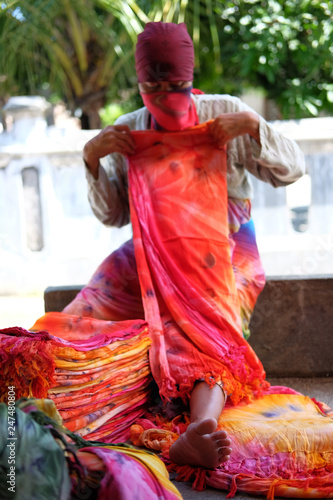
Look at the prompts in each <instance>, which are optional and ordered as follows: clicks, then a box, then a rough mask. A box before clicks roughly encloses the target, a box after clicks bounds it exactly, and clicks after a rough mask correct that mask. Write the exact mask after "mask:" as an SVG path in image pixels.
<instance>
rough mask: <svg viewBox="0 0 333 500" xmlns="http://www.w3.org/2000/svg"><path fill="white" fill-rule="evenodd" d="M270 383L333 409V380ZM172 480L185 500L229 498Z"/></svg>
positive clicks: (238, 498) (242, 499) (244, 498)
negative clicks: (294, 391)
mask: <svg viewBox="0 0 333 500" xmlns="http://www.w3.org/2000/svg"><path fill="white" fill-rule="evenodd" d="M269 382H270V383H271V384H272V385H284V386H287V387H292V388H293V389H295V390H296V391H298V392H301V393H302V394H304V395H306V396H309V397H311V398H313V397H314V398H316V399H317V400H318V401H322V402H324V403H326V404H327V405H329V406H330V407H331V408H333V378H314V379H310V378H305V379H304V378H302V379H301V378H279V379H276V378H275V379H273V378H272V379H270V380H269ZM171 479H172V480H173V483H174V484H175V486H176V488H178V490H179V491H180V493H181V494H182V496H183V498H184V500H225V499H226V498H227V492H224V491H222V490H216V489H213V488H207V489H206V490H204V491H195V490H193V489H192V485H191V483H184V482H178V481H175V480H174V476H171ZM263 498H264V497H262V496H253V495H251V496H250V495H246V494H244V493H240V494H238V495H235V497H234V500H249V499H252V500H254V499H257V500H263Z"/></svg>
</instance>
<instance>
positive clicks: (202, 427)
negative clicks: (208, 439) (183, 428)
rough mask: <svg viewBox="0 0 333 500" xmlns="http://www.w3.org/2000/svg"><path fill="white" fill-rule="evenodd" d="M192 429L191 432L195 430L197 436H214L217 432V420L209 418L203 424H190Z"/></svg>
mask: <svg viewBox="0 0 333 500" xmlns="http://www.w3.org/2000/svg"><path fill="white" fill-rule="evenodd" d="M190 427H191V430H194V431H195V432H196V433H197V434H201V435H202V436H203V435H204V434H212V433H213V432H214V431H215V430H216V427H217V421H216V419H215V418H207V419H206V420H202V421H201V422H198V423H196V422H194V423H193V424H190V425H189V428H190Z"/></svg>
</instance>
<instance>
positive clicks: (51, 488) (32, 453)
mask: <svg viewBox="0 0 333 500" xmlns="http://www.w3.org/2000/svg"><path fill="white" fill-rule="evenodd" d="M11 412H12V410H11V411H10V412H8V407H7V405H6V404H4V403H0V497H1V499H2V500H10V499H13V498H17V499H19V500H32V499H34V500H45V499H46V498H47V499H50V500H51V499H59V500H70V499H71V500H77V499H83V498H91V499H92V498H94V499H96V500H107V499H111V498H112V500H131V499H132V498H133V492H135V498H136V499H137V500H156V499H157V498H158V499H160V500H181V498H182V497H181V495H180V493H179V492H178V491H177V489H176V487H175V486H174V485H173V484H172V483H171V482H170V481H169V479H168V473H167V470H166V468H165V466H164V464H163V462H161V460H159V458H158V457H157V456H156V455H154V454H151V453H147V452H144V451H141V450H136V449H134V448H132V447H130V446H128V445H123V444H119V445H111V444H103V443H99V442H94V441H93V442H92V441H85V440H84V439H82V438H79V437H77V436H76V435H75V434H73V433H71V432H70V431H68V430H67V429H66V428H65V427H63V425H62V420H61V417H60V415H59V413H58V411H57V410H56V407H55V405H54V402H53V401H51V400H49V399H24V398H23V399H20V400H18V401H17V402H16V405H15V417H16V418H15V420H16V423H15V440H13V439H8V418H9V416H10V415H9V413H11ZM8 443H9V444H10V446H11V448H10V447H8ZM11 450H12V451H11ZM13 455H14V456H15V466H14V467H15V471H14V475H13V474H12V476H9V474H10V470H11V469H10V467H11V463H12V462H11V457H12V456H13ZM12 467H13V466H12ZM9 477H11V478H12V484H13V485H14V486H13V488H14V490H13V489H12V490H9V489H8V487H9V484H8V483H7V481H8V478H9Z"/></svg>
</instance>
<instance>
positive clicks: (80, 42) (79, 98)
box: [0, 0, 333, 128]
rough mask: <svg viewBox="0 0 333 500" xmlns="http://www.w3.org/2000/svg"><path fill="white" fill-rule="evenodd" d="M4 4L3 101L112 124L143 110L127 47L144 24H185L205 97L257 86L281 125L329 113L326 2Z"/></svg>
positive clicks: (331, 14) (51, 0)
mask: <svg viewBox="0 0 333 500" xmlns="http://www.w3.org/2000/svg"><path fill="white" fill-rule="evenodd" d="M1 6H2V9H1V13H0V53H1V56H2V57H1V58H0V97H3V96H4V95H6V96H8V95H15V94H16V95H17V94H22V93H24V94H35V93H39V94H42V95H46V96H47V97H48V98H49V99H51V100H52V99H55V97H56V96H59V97H61V98H62V99H64V100H65V102H66V103H67V104H68V106H69V107H70V109H72V111H73V112H74V110H75V109H77V108H80V109H81V110H82V114H83V116H85V117H86V118H87V126H91V125H92V128H96V123H97V121H98V120H99V119H100V118H99V116H100V115H101V116H102V119H103V123H105V121H106V120H108V119H110V120H113V117H114V116H115V114H114V113H115V110H117V112H118V111H119V110H120V108H119V106H120V107H121V110H122V111H123V112H124V111H125V112H126V111H130V110H131V109H134V108H135V107H138V106H140V105H142V103H141V100H140V96H139V94H138V92H137V89H136V75H135V69H134V48H135V43H136V37H137V34H138V33H140V31H142V29H143V27H144V24H145V23H146V22H148V21H149V20H150V21H161V20H163V21H164V22H176V23H179V22H186V25H187V27H188V30H189V33H190V34H191V36H192V38H193V41H194V45H195V50H196V67H195V81H194V85H195V86H196V87H199V88H201V89H202V90H204V91H205V92H209V93H210V92H211V93H228V94H234V95H241V94H242V93H243V92H244V89H248V88H255V89H260V90H261V91H262V92H264V94H265V95H266V96H267V98H268V99H271V100H273V101H274V102H275V103H276V104H277V105H278V107H279V110H280V114H281V117H282V118H300V117H307V116H317V115H318V114H319V113H326V114H330V113H331V114H332V112H333V68H332V56H333V44H332V39H333V5H332V1H326V2H324V1H320V0H235V1H233V2H231V1H221V0H164V1H162V0H151V1H148V0H137V1H134V0H127V1H122V0H75V1H74V0H20V1H18V0H17V1H16V0H4V1H2V3H1ZM110 103H113V104H114V105H117V106H118V107H117V106H113V107H109V104H110ZM105 106H106V107H105ZM101 108H105V109H104V111H103V112H100V113H99V111H100V110H101ZM89 121H90V123H89Z"/></svg>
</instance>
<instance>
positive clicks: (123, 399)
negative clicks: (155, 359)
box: [0, 313, 151, 442]
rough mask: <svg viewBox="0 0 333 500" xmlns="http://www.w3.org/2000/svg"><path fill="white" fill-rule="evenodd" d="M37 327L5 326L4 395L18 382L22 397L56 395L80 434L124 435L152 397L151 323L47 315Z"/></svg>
mask: <svg viewBox="0 0 333 500" xmlns="http://www.w3.org/2000/svg"><path fill="white" fill-rule="evenodd" d="M33 330H34V331H35V333H33V332H32V331H33ZM32 331H26V330H24V329H20V328H7V329H4V330H1V331H0V366H1V368H0V382H1V400H2V401H4V400H5V398H6V391H7V386H15V391H16V397H38V398H45V397H48V398H50V399H52V400H53V401H54V402H55V404H56V406H57V408H58V410H59V412H60V414H61V417H62V419H63V421H64V424H65V425H66V427H67V428H68V429H69V430H71V431H73V432H76V433H77V434H79V435H81V436H86V437H88V438H89V439H94V440H103V441H106V442H116V441H122V440H126V439H127V438H128V436H129V429H130V426H131V424H132V423H133V422H134V421H135V419H136V418H138V417H140V416H141V415H143V413H144V411H145V409H146V407H147V404H148V402H149V401H150V397H149V394H150V387H149V386H150V383H151V375H150V368H149V361H148V348H149V346H150V339H149V335H148V329H147V324H146V323H145V322H144V321H141V320H138V321H123V322H117V323H116V322H107V321H100V320H96V319H92V318H80V317H77V316H71V315H66V314H62V313H48V314H46V315H45V316H43V317H42V318H40V319H39V320H37V322H36V323H35V325H34V326H33V328H32Z"/></svg>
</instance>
